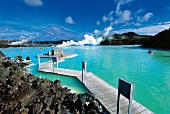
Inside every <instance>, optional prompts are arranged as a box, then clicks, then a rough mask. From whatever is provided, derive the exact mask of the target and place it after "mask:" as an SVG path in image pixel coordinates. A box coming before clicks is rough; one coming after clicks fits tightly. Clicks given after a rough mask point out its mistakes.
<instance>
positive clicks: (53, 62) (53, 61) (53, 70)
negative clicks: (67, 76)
mask: <svg viewBox="0 0 170 114" xmlns="http://www.w3.org/2000/svg"><path fill="white" fill-rule="evenodd" d="M53 72H54V61H53Z"/></svg>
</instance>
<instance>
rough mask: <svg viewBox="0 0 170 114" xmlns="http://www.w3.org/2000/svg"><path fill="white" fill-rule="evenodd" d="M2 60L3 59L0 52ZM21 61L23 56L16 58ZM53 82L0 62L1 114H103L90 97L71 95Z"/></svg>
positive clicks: (7, 60) (8, 61)
mask: <svg viewBox="0 0 170 114" xmlns="http://www.w3.org/2000/svg"><path fill="white" fill-rule="evenodd" d="M0 56H3V57H4V55H3V54H2V53H1V52H0ZM16 58H17V60H21V61H22V57H21V56H17V57H16ZM70 91H71V89H69V88H68V87H62V86H61V85H60V81H59V80H55V81H54V82H52V81H50V80H48V79H42V78H39V77H36V76H34V75H33V74H30V73H29V72H28V71H27V69H25V68H24V66H22V65H21V63H18V62H17V61H15V60H12V59H11V58H3V59H0V114H103V113H105V112H107V111H106V110H105V108H104V107H103V106H102V105H101V104H100V103H99V102H98V101H97V100H96V99H95V97H94V96H93V95H92V94H90V93H85V94H75V93H70Z"/></svg>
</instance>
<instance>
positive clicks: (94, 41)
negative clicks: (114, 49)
mask: <svg viewBox="0 0 170 114" xmlns="http://www.w3.org/2000/svg"><path fill="white" fill-rule="evenodd" d="M112 29H113V28H112V26H109V27H107V28H105V29H104V30H103V31H102V32H101V31H99V30H94V34H95V35H96V36H100V37H97V38H95V37H94V36H93V35H88V34H85V35H84V39H83V40H82V41H78V42H75V41H73V40H70V41H67V42H63V43H62V44H59V45H57V47H66V46H71V45H76V46H84V45H98V44H100V42H101V41H102V40H103V38H106V37H108V35H109V32H110V31H111V30H112Z"/></svg>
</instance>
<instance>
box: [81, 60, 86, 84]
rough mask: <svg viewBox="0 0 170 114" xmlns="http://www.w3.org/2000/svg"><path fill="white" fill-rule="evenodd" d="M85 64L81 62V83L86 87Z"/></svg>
mask: <svg viewBox="0 0 170 114" xmlns="http://www.w3.org/2000/svg"><path fill="white" fill-rule="evenodd" d="M85 76H86V62H84V61H82V82H83V83H84V84H85V85H86V77H85Z"/></svg>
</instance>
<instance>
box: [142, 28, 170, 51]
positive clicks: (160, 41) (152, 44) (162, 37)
mask: <svg viewBox="0 0 170 114" xmlns="http://www.w3.org/2000/svg"><path fill="white" fill-rule="evenodd" d="M141 47H144V48H159V49H170V28H169V29H168V30H164V31H162V32H160V33H158V34H156V35H155V36H153V37H152V38H150V39H149V40H147V41H146V42H144V43H143V44H142V45H141Z"/></svg>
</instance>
